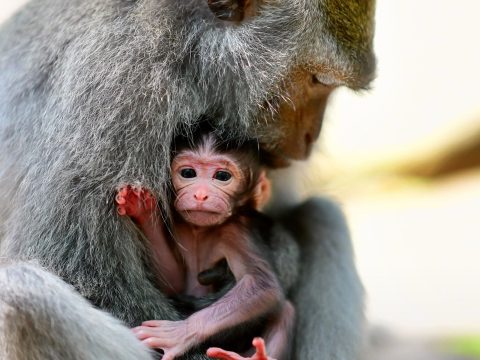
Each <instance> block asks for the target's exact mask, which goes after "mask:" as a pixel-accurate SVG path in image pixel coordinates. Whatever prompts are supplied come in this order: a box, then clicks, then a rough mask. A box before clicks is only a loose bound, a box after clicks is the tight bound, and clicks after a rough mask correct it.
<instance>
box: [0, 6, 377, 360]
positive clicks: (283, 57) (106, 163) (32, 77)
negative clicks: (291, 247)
mask: <svg viewBox="0 0 480 360" xmlns="http://www.w3.org/2000/svg"><path fill="white" fill-rule="evenodd" d="M213 4H214V2H212V7H213ZM215 4H216V5H215V6H217V7H216V8H215V9H214V10H215V13H214V12H212V11H211V10H210V9H209V7H208V6H207V0H184V1H178V0H137V1H127V0H103V1H91V0H75V1H68V2H67V1H60V0H33V1H31V2H30V3H29V4H28V5H27V6H26V7H25V8H23V10H21V11H20V12H19V13H18V14H17V15H16V16H15V17H14V18H12V20H10V21H9V22H7V23H6V24H4V25H3V26H2V28H1V33H0V136H1V142H0V169H1V172H0V186H1V187H0V201H1V203H2V214H1V218H2V223H1V226H2V227H1V229H0V230H1V234H2V240H1V250H0V255H1V256H5V257H8V258H9V259H12V260H19V259H26V260H30V259H34V260H36V261H38V262H40V263H41V264H42V265H44V266H45V267H46V268H47V269H48V270H50V271H51V272H53V273H55V274H57V275H59V276H61V277H62V278H63V279H64V280H65V281H66V282H68V283H70V284H73V285H74V286H75V287H76V289H77V290H78V291H79V292H80V293H81V294H82V295H83V296H84V297H86V298H88V299H89V300H91V301H92V302H93V303H94V304H95V305H97V306H99V307H101V308H104V309H106V310H108V311H109V312H111V313H112V314H113V315H115V316H116V317H118V318H120V319H122V320H124V321H126V322H127V323H128V324H130V325H135V324H138V323H139V322H141V321H142V320H145V319H153V318H156V319H161V318H163V319H170V320H175V319H176V318H177V317H178V315H177V314H176V313H175V312H174V311H173V310H172V309H171V308H170V307H169V306H168V304H167V303H166V301H164V298H163V296H162V294H161V293H160V292H159V291H158V287H157V286H156V284H155V279H154V278H153V276H152V273H151V271H150V268H149V266H148V264H149V259H148V256H149V251H148V250H145V249H144V245H143V244H142V242H141V240H140V238H139V237H138V234H137V233H136V232H135V230H134V228H133V227H132V226H131V224H128V223H126V222H123V221H121V219H120V218H119V217H117V216H116V215H115V208H114V202H113V195H114V194H115V189H116V188H117V187H119V186H121V185H124V184H138V185H141V186H144V187H148V188H149V189H152V190H153V191H154V193H155V195H157V196H158V197H159V200H160V201H162V200H163V201H164V205H165V206H166V205H167V204H166V197H165V196H164V195H165V192H166V187H167V186H166V184H167V179H168V166H169V161H168V154H169V151H170V144H171V141H172V139H173V138H174V136H175V135H176V134H177V133H178V132H179V131H183V129H184V128H188V126H189V125H191V124H193V123H195V122H196V121H198V119H200V118H202V117H205V116H207V117H210V118H212V119H213V120H214V121H216V124H217V126H218V127H219V128H228V129H230V131H231V135H232V137H236V136H243V135H245V134H249V135H255V136H258V137H259V140H260V143H261V144H262V146H263V147H264V148H265V149H266V150H269V151H270V152H271V153H272V155H273V157H274V160H275V161H273V162H274V163H281V162H282V161H286V160H288V159H289V158H304V157H305V156H307V155H308V152H309V150H310V147H311V143H312V142H313V141H314V139H316V137H317V135H318V132H319V130H320V124H321V118H322V114H323V109H324V105H325V103H326V99H327V97H328V94H329V93H330V91H331V90H332V89H333V88H334V87H335V86H340V85H347V86H351V87H353V88H361V87H364V86H366V85H367V84H368V81H369V80H370V79H371V76H372V71H373V64H374V61H373V57H372V54H371V38H372V16H373V14H372V11H373V4H372V3H371V2H368V1H366V0H358V1H327V0H323V1H320V0H297V1H292V0H272V1H264V2H262V1H253V0H251V1H238V2H237V1H235V0H225V1H222V0H220V1H217V2H215ZM230 5H239V7H238V6H237V7H235V6H232V7H231V9H232V11H230V12H229V11H226V12H225V11H224V10H225V7H226V10H229V8H230ZM242 6H245V7H244V8H242ZM237 9H240V12H237ZM242 9H243V11H242ZM225 14H226V15H225ZM218 17H219V18H221V19H219V18H218ZM317 75H318V76H317ZM346 254H347V255H346V258H348V253H346ZM329 264H334V262H329ZM12 266H14V265H12ZM22 269H23V268H22V267H21V266H19V267H18V268H17V269H15V271H14V273H15V274H19V273H20V275H19V276H18V279H20V280H18V281H15V282H14V283H12V284H9V285H12V286H14V287H15V289H18V291H12V292H11V293H10V295H12V296H13V298H12V297H9V299H8V303H9V304H13V306H9V307H8V309H7V310H8V311H15V309H17V308H21V306H20V305H22V306H23V305H25V304H28V299H27V298H28V296H23V297H22V295H21V294H24V292H23V291H21V290H22V287H24V288H25V287H27V286H29V284H30V283H29V284H28V285H27V284H26V283H23V282H22V281H21V279H22V276H21V273H22V272H24V270H22ZM331 273H332V272H327V273H325V274H326V275H325V276H327V277H328V276H329V275H330V274H331ZM334 273H335V272H334ZM42 274H43V272H41V271H39V272H38V276H40V277H42V276H43V275H42ZM4 279H7V280H5V281H8V279H11V278H9V277H6V278H4ZM46 283H48V281H46ZM37 284H38V286H39V287H41V286H42V285H41V284H42V281H37ZM300 284H302V282H301V283H300ZM305 286H307V287H305V288H301V289H299V290H298V291H299V294H300V293H301V291H300V290H302V289H308V286H309V285H305ZM0 288H2V289H4V288H5V287H1V286H0ZM34 290H35V293H36V294H37V295H39V296H41V297H42V301H41V303H45V304H48V299H47V298H45V296H47V295H48V294H49V293H48V292H42V291H41V288H39V289H34ZM2 294H3V295H2ZM16 294H19V295H16ZM4 295H5V296H6V294H5V293H0V296H4ZM15 296H17V297H15ZM67 298H68V297H65V300H66V301H68V300H67ZM72 299H73V298H72ZM0 300H1V299H0ZM72 301H75V300H72ZM16 303H18V304H17V305H18V306H17V305H16ZM0 304H2V302H1V301H0ZM301 304H302V303H301V302H300V301H299V306H300V307H301V306H302V305H301ZM330 305H332V304H329V306H330ZM332 306H335V304H333V305H332ZM297 307H298V306H297ZM352 308H353V307H352ZM45 309H49V308H48V307H42V309H40V308H39V309H38V313H37V315H38V317H36V316H35V314H36V312H35V309H33V310H34V311H33V312H32V313H31V317H29V318H28V319H27V321H26V322H24V323H15V322H13V323H12V326H17V329H15V328H12V327H9V328H8V329H6V328H5V327H3V326H1V324H0V329H2V331H8V332H9V334H10V335H12V334H13V335H15V334H19V335H21V334H22V331H23V330H24V329H30V330H33V329H34V330H36V331H39V332H40V333H41V332H42V331H44V332H47V331H48V330H47V328H45V327H43V324H42V320H41V319H43V318H42V317H41V315H42V316H43V315H44V314H43V313H42V311H43V310H45ZM355 309H356V308H355ZM297 310H298V311H303V310H302V309H301V308H299V309H297ZM309 310H311V309H309ZM4 311H6V310H5V308H4V307H3V308H2V310H1V311H0V312H2V314H5V312H4ZM57 311H61V310H58V309H57ZM332 314H338V312H332ZM11 315H12V314H11ZM51 315H52V316H48V314H47V318H48V317H50V318H56V317H55V316H53V315H55V314H51ZM62 315H69V316H70V319H71V320H72V321H75V319H76V317H77V321H81V314H80V315H77V314H63V313H62ZM2 316H3V315H2ZM2 316H0V319H3V318H4V317H2ZM12 316H13V317H14V316H15V314H13V315H12ZM11 318H12V317H9V319H11ZM72 318H73V319H72ZM335 323H336V322H335V319H332V321H331V322H330V323H329V324H335ZM9 324H10V323H9ZM32 324H33V325H34V326H32ZM326 327H327V325H326ZM42 329H43V330H42ZM315 329H317V328H316V327H312V331H313V332H315ZM307 331H310V328H309V326H307ZM87 335H88V332H87ZM311 336H312V338H313V339H314V338H315V335H314V334H311ZM340 336H341V335H340ZM0 338H1V339H0V343H2V341H1V340H3V339H4V338H5V337H2V335H1V334H0ZM24 338H25V339H27V338H28V337H24ZM52 338H53V339H60V340H62V338H61V334H58V336H53V337H52ZM8 339H10V340H11V337H9V338H8ZM12 341H13V340H12ZM348 341H349V339H345V342H346V343H347V342H348ZM19 343H21V341H20V342H19ZM59 344H61V341H59ZM41 345H42V346H48V345H49V343H47V342H42V343H41ZM33 346H34V344H28V343H25V342H23V343H22V346H21V347H16V348H14V349H13V350H14V351H15V352H19V351H20V352H21V351H28V349H30V348H32V347H33ZM119 346H121V345H119ZM326 346H327V347H328V346H329V345H328V343H327V345H326ZM338 346H340V345H338ZM307 347H308V346H307ZM65 348H68V345H65ZM5 349H12V348H11V347H5ZM107 350H108V349H107ZM307 350H308V349H307ZM319 351H320V354H316V355H315V358H322V357H324V358H326V359H328V355H325V356H322V354H331V353H332V349H326V350H322V349H320V350H319ZM323 351H325V352H323ZM23 355H24V356H23V358H28V353H27V354H23ZM7 358H8V357H7ZM20 358H22V357H20ZM97 358H101V356H97Z"/></svg>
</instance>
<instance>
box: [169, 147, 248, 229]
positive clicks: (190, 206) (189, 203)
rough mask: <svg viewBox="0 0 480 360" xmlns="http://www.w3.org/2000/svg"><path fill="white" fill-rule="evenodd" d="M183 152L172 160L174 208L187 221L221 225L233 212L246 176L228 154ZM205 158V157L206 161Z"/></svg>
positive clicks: (202, 224)
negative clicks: (174, 193) (174, 192)
mask: <svg viewBox="0 0 480 360" xmlns="http://www.w3.org/2000/svg"><path fill="white" fill-rule="evenodd" d="M208 151H210V150H209V149H202V148H200V149H199V150H197V151H184V152H182V153H181V154H179V155H178V156H177V157H176V158H175V159H174V160H173V163H172V181H173V186H174V188H175V191H176V199H175V202H174V206H175V209H176V210H177V212H178V213H179V214H180V215H181V216H182V217H183V218H184V220H185V221H186V222H188V223H190V224H193V225H197V226H213V225H219V224H222V223H223V222H224V221H225V220H226V219H228V218H229V217H230V215H231V214H232V210H233V207H234V203H233V202H234V199H236V198H237V197H238V195H237V193H238V191H239V189H242V188H243V187H244V184H245V179H244V178H243V176H242V172H241V171H240V169H239V168H238V165H237V164H236V163H235V162H234V160H233V159H232V157H231V156H226V155H222V154H218V153H213V154H208V153H207V154H206V153H205V152H208ZM205 159H207V160H205Z"/></svg>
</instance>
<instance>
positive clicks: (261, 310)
mask: <svg viewBox="0 0 480 360" xmlns="http://www.w3.org/2000/svg"><path fill="white" fill-rule="evenodd" d="M171 178H172V185H173V190H174V199H173V201H172V202H173V206H172V219H173V220H172V224H171V226H169V227H168V228H167V226H166V225H165V223H164V222H163V220H162V217H161V214H160V210H159V209H158V207H157V204H156V201H155V199H154V197H153V195H152V194H151V193H150V192H149V191H148V190H146V189H144V188H135V187H132V186H125V187H123V188H121V189H120V190H119V192H118V194H117V196H116V202H117V207H118V208H117V209H118V212H119V214H120V215H126V216H130V217H131V219H132V220H133V221H134V222H135V223H136V224H137V226H138V227H139V229H140V230H141V231H142V232H143V234H144V235H145V237H146V239H147V241H148V242H149V246H150V248H151V250H152V259H153V262H154V268H155V272H156V275H157V276H158V278H159V279H160V280H161V281H159V284H160V285H159V286H160V287H161V288H162V291H163V292H164V293H165V294H167V295H171V296H174V295H177V294H182V295H187V296H192V297H194V298H202V297H206V296H208V295H211V294H212V293H215V291H216V290H217V289H215V287H214V285H212V284H211V283H209V282H207V281H202V278H201V276H199V275H200V274H202V273H205V271H208V270H209V269H212V268H215V266H217V265H218V264H219V263H221V262H224V261H226V263H227V265H228V268H229V270H230V271H231V273H232V274H233V277H234V280H235V281H234V285H232V286H231V288H230V289H229V290H228V291H227V292H226V293H225V294H223V295H222V296H221V297H220V298H219V299H218V300H217V301H215V302H213V303H211V304H210V305H209V306H207V307H205V308H203V309H201V310H198V311H196V312H194V313H192V314H191V315H190V316H188V317H187V318H186V319H184V320H181V321H164V320H152V321H146V322H144V323H143V324H142V326H139V327H137V328H134V329H133V331H134V333H135V334H136V335H137V337H138V338H139V339H140V340H142V341H143V342H144V343H145V344H146V345H147V346H149V347H151V348H156V349H162V350H163V351H164V355H163V358H162V359H163V360H172V359H174V358H175V357H177V356H180V355H182V354H184V353H186V352H187V351H188V350H190V349H191V348H193V347H195V346H198V345H200V344H202V343H205V342H206V341H207V340H209V339H211V338H212V337H215V336H216V335H218V334H222V333H228V332H229V331H232V329H234V328H238V327H239V326H242V325H245V324H248V323H249V322H251V321H252V320H257V319H259V318H263V317H265V319H268V320H266V322H267V324H266V325H265V326H264V327H263V329H264V330H263V332H262V334H258V335H261V336H262V337H263V339H265V342H264V341H263V339H262V338H255V339H254V341H253V345H254V347H255V349H256V352H255V354H253V355H251V357H248V355H247V353H250V354H251V352H252V350H251V349H250V350H249V351H247V352H245V353H244V354H243V355H239V354H237V353H234V352H228V351H225V350H223V349H220V348H210V349H209V350H208V351H207V355H208V356H210V357H214V358H221V359H230V360H240V359H252V360H267V359H273V358H275V359H288V357H289V356H290V347H291V346H290V342H291V341H290V337H291V333H292V327H293V325H294V309H293V306H292V304H291V303H290V302H289V301H287V300H286V299H285V293H284V290H283V289H282V286H281V285H280V283H279V280H278V278H277V276H276V275H275V273H274V271H273V269H272V265H271V264H270V262H269V261H267V251H264V250H263V249H265V242H264V241H262V239H261V235H260V234H261V231H260V230H259V227H260V226H259V225H258V224H259V223H261V222H263V221H264V219H265V218H266V217H265V216H264V215H261V214H260V213H259V212H257V210H258V209H259V208H260V207H261V206H262V205H263V204H264V202H265V201H266V200H267V199H268V197H269V193H270V183H269V181H268V179H267V177H266V174H265V170H264V169H263V167H262V164H261V161H260V157H259V150H258V147H257V145H256V144H255V143H254V142H244V143H242V144H234V143H229V142H223V141H221V140H220V139H219V137H218V136H216V135H214V134H213V133H211V132H210V133H202V134H200V135H199V136H196V138H195V140H194V141H190V140H188V139H183V140H180V141H177V142H176V145H175V150H174V154H173V160H172V163H171ZM270 221H271V220H270ZM270 236H275V234H274V232H273V233H272V231H271V230H270ZM245 326H247V325H245ZM266 354H268V357H267V355H266Z"/></svg>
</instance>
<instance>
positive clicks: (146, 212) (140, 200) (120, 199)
mask: <svg viewBox="0 0 480 360" xmlns="http://www.w3.org/2000/svg"><path fill="white" fill-rule="evenodd" d="M115 202H116V204H117V212H118V214H119V215H121V216H130V217H131V218H132V219H133V220H134V221H136V222H139V223H142V222H144V221H148V220H149V219H151V216H152V215H153V213H154V212H156V209H157V202H156V200H155V198H154V197H153V195H152V194H151V193H150V191H148V190H147V189H144V188H141V187H137V186H131V185H126V186H123V187H121V188H120V189H119V190H118V192H117V195H116V196H115Z"/></svg>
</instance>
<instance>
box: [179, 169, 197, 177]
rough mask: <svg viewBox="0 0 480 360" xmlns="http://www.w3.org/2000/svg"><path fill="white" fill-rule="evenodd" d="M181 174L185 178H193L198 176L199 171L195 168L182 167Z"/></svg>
mask: <svg viewBox="0 0 480 360" xmlns="http://www.w3.org/2000/svg"><path fill="white" fill-rule="evenodd" d="M180 176H181V177H183V178H185V179H191V178H194V177H195V176H197V173H196V172H195V170H194V169H192V168H187V169H182V170H181V171H180Z"/></svg>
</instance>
